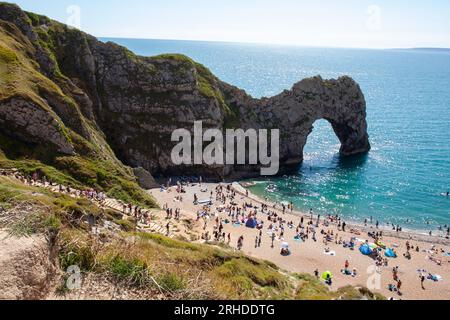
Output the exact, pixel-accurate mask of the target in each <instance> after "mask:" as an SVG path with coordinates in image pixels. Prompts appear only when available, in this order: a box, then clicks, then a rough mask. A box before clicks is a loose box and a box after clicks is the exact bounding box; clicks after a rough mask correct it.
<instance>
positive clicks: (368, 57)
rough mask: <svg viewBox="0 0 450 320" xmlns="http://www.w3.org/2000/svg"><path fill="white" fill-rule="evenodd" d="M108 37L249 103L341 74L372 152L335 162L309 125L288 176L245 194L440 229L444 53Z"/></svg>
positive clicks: (318, 129)
mask: <svg viewBox="0 0 450 320" xmlns="http://www.w3.org/2000/svg"><path fill="white" fill-rule="evenodd" d="M103 40H111V39H103ZM114 41H115V42H118V43H119V44H121V45H124V46H126V47H128V48H129V49H131V50H132V51H134V52H136V53H137V54H140V55H156V54H160V53H183V54H186V55H188V56H190V57H192V58H193V59H195V60H197V61H199V62H201V63H203V64H205V65H206V66H207V67H208V68H210V69H211V71H213V72H214V73H215V74H216V75H217V76H219V77H220V78H221V79H222V80H224V81H227V82H229V83H231V84H233V85H236V86H238V87H241V88H243V89H245V90H246V91H247V92H248V93H249V94H251V95H252V96H254V97H262V96H271V95H275V94H277V93H279V92H281V91H282V90H284V89H289V88H290V87H291V86H292V85H293V84H294V83H295V82H297V81H299V80H300V79H302V78H305V77H309V76H314V75H318V74H320V75H321V76H322V77H324V78H336V77H339V76H340V75H350V76H351V77H353V78H354V79H355V80H356V81H358V82H359V83H360V85H361V88H362V90H363V92H364V94H365V96H366V100H367V112H368V123H369V134H370V140H371V144H372V147H373V149H372V151H371V152H370V153H369V154H368V155H367V156H366V157H360V158H356V159H342V158H341V157H339V154H338V150H339V142H338V140H337V138H336V137H335V135H334V133H333V130H332V129H331V126H330V125H329V124H328V123H327V122H325V121H323V122H320V121H319V122H317V123H316V125H315V129H314V131H313V133H312V134H311V135H310V137H309V139H308V144H307V146H306V150H305V162H304V164H303V165H302V166H301V167H300V168H299V169H298V173H297V174H295V175H293V176H285V177H279V178H274V179H270V180H268V179H266V180H264V181H258V183H257V184H256V186H254V187H253V188H252V191H253V192H255V193H256V194H258V195H261V196H268V197H269V198H271V199H272V200H280V201H281V200H282V201H292V202H293V203H294V204H295V205H296V207H297V208H300V209H304V210H309V208H314V211H315V212H316V213H318V212H320V213H322V214H326V213H340V214H342V215H344V216H346V217H347V218H348V219H351V220H354V221H357V222H358V221H362V220H364V218H367V217H369V216H373V219H374V220H379V221H380V222H382V223H388V222H390V223H395V224H400V225H402V226H403V227H405V228H409V229H422V230H431V229H436V228H437V227H438V226H439V225H444V224H450V198H447V197H444V196H442V195H441V193H443V192H447V191H450V51H440V52H435V51H426V50H364V49H331V48H330V49H329V48H302V47H286V46H268V45H250V44H229V43H208V42H191V41H161V40H131V39H114ZM271 184H274V185H275V188H274V190H272V189H273V188H268V186H269V185H271ZM268 189H270V190H271V191H272V192H270V191H268Z"/></svg>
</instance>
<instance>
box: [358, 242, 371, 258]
mask: <svg viewBox="0 0 450 320" xmlns="http://www.w3.org/2000/svg"><path fill="white" fill-rule="evenodd" d="M359 251H360V252H361V253H362V254H363V255H365V256H368V255H370V254H371V253H372V249H371V248H370V247H369V246H368V245H367V244H364V245H362V246H361V247H359Z"/></svg>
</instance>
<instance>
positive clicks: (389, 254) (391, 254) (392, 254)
mask: <svg viewBox="0 0 450 320" xmlns="http://www.w3.org/2000/svg"><path fill="white" fill-rule="evenodd" d="M384 255H385V256H386V257H388V258H397V255H396V254H395V252H394V250H392V249H391V248H388V249H386V251H385V252H384Z"/></svg>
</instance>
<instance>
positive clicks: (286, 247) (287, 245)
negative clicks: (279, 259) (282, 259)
mask: <svg viewBox="0 0 450 320" xmlns="http://www.w3.org/2000/svg"><path fill="white" fill-rule="evenodd" d="M281 247H282V248H283V249H289V243H287V242H283V243H282V244H281Z"/></svg>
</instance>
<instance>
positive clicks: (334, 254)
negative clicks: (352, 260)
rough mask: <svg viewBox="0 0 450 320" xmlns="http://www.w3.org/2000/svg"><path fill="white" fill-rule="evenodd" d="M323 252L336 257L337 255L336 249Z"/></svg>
mask: <svg viewBox="0 0 450 320" xmlns="http://www.w3.org/2000/svg"><path fill="white" fill-rule="evenodd" d="M323 254H324V255H326V256H332V257H335V256H336V251H330V252H326V251H324V252H323Z"/></svg>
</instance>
